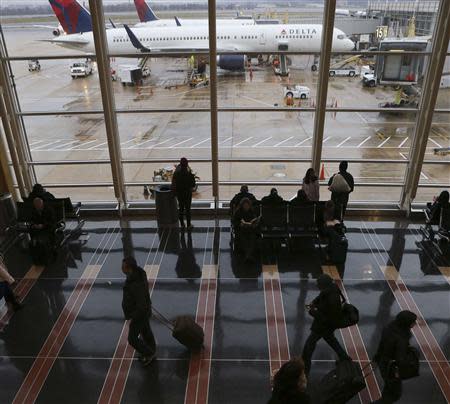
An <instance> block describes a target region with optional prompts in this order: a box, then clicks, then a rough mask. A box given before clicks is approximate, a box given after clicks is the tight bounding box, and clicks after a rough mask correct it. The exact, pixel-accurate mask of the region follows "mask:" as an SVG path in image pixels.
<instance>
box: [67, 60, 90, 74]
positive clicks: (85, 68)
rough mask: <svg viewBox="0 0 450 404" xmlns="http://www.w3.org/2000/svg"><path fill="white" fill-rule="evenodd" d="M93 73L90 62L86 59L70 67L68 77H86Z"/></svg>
mask: <svg viewBox="0 0 450 404" xmlns="http://www.w3.org/2000/svg"><path fill="white" fill-rule="evenodd" d="M92 73H93V69H92V61H91V60H90V59H86V60H85V61H84V62H75V63H72V64H71V65H70V75H71V76H72V78H73V79H74V78H76V77H87V76H90V75H91V74H92Z"/></svg>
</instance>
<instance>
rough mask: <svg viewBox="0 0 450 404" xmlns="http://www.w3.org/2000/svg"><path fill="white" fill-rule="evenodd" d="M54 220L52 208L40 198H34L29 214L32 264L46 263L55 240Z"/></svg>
mask: <svg viewBox="0 0 450 404" xmlns="http://www.w3.org/2000/svg"><path fill="white" fill-rule="evenodd" d="M55 230H56V220H55V215H54V212H53V209H51V208H50V207H48V206H45V203H44V201H43V200H42V199H41V198H34V200H33V212H32V214H31V226H30V235H31V254H32V257H33V262H34V264H46V263H47V261H48V256H49V251H50V249H51V248H52V247H53V244H54V241H55Z"/></svg>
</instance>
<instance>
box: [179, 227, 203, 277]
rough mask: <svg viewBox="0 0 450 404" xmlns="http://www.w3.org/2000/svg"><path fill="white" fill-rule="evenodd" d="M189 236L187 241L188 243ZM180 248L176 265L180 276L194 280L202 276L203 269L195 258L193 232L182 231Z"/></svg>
mask: <svg viewBox="0 0 450 404" xmlns="http://www.w3.org/2000/svg"><path fill="white" fill-rule="evenodd" d="M186 238H187V243H186ZM180 246H181V248H180V250H179V251H178V260H177V264H176V266H175V272H176V273H177V276H178V277H179V278H184V279H187V280H188V281H193V280H194V279H198V278H201V276H202V270H201V268H200V265H198V264H197V261H196V260H195V254H194V248H193V245H192V233H191V232H187V233H185V232H184V231H182V232H180Z"/></svg>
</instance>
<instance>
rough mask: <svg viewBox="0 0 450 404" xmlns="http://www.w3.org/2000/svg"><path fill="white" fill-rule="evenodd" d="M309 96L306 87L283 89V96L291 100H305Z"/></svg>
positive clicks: (297, 86) (309, 92) (309, 93)
mask: <svg viewBox="0 0 450 404" xmlns="http://www.w3.org/2000/svg"><path fill="white" fill-rule="evenodd" d="M310 95H311V90H310V89H309V88H308V87H305V86H300V85H298V84H297V85H295V86H287V87H284V96H285V97H292V98H300V99H302V100H306V99H307V98H309V97H310Z"/></svg>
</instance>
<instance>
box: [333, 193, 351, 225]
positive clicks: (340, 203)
mask: <svg viewBox="0 0 450 404" xmlns="http://www.w3.org/2000/svg"><path fill="white" fill-rule="evenodd" d="M349 195H350V194H347V193H337V192H333V193H332V194H331V200H332V201H333V202H334V205H335V208H336V217H337V218H338V219H339V220H344V216H345V212H346V211H347V205H348V199H349Z"/></svg>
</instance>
